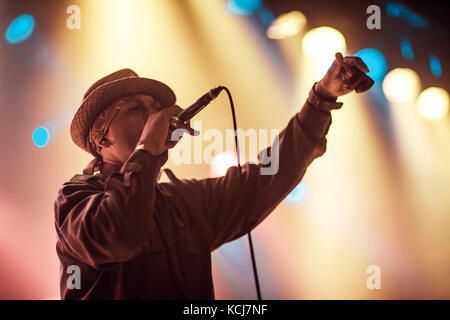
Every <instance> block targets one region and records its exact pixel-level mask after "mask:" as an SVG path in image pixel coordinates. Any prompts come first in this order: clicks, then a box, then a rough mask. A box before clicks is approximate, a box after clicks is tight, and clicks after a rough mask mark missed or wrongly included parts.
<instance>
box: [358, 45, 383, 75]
mask: <svg viewBox="0 0 450 320" xmlns="http://www.w3.org/2000/svg"><path fill="white" fill-rule="evenodd" d="M355 55H356V56H357V57H360V58H361V59H363V61H364V62H365V63H366V65H367V67H369V70H370V71H369V73H367V75H368V76H369V77H371V78H372V79H373V80H374V81H378V80H381V79H383V77H384V75H385V74H386V71H387V65H386V59H385V58H384V56H383V54H382V53H381V52H380V51H378V50H377V49H373V48H365V49H362V50H360V51H358V52H357V53H356V54H355Z"/></svg>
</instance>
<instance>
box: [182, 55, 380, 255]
mask: <svg viewBox="0 0 450 320" xmlns="http://www.w3.org/2000/svg"><path fill="white" fill-rule="evenodd" d="M345 59H346V60H343V57H342V55H340V54H337V55H336V60H335V63H334V64H333V65H332V67H331V68H330V69H329V71H328V72H327V74H326V76H325V77H324V79H322V80H321V81H320V82H319V83H316V84H315V85H314V86H313V88H312V89H311V91H310V94H309V97H308V99H307V101H306V102H305V104H304V105H303V107H302V109H301V110H300V111H299V112H298V113H296V114H295V115H294V116H293V117H292V118H291V120H290V121H289V123H288V124H287V126H286V128H285V129H284V130H283V131H282V132H281V133H280V134H279V136H278V139H275V141H274V143H273V145H272V146H271V147H269V148H268V149H267V150H263V153H260V157H259V158H260V160H261V155H262V154H264V152H265V151H266V152H268V153H267V154H268V155H269V157H271V158H272V162H271V163H269V164H268V165H263V164H262V163H258V164H251V163H245V164H244V165H243V166H242V177H241V180H240V178H239V169H238V167H237V166H233V167H231V168H229V169H228V171H227V173H226V175H225V176H223V177H219V178H209V179H204V180H196V179H191V180H186V179H184V180H181V183H180V184H179V188H180V191H181V192H179V194H180V196H181V197H185V198H184V199H183V200H184V201H183V202H184V203H185V204H186V205H187V207H188V210H189V212H190V213H191V214H192V215H195V216H196V217H197V219H201V220H203V222H204V223H203V224H202V225H203V226H206V228H207V229H209V230H208V231H209V232H206V234H207V235H208V238H209V239H210V248H211V250H214V249H216V248H218V247H219V246H221V245H222V244H224V243H226V242H229V241H231V240H234V239H236V238H239V237H240V236H242V235H244V234H246V233H247V232H249V231H251V230H252V229H253V228H255V227H256V226H257V225H258V224H259V223H260V222H261V221H263V220H264V219H265V218H266V217H267V216H268V215H269V213H270V212H272V211H273V209H274V208H275V207H276V206H277V205H278V204H279V203H280V202H281V201H282V200H283V199H284V198H285V197H286V196H287V195H288V194H289V192H291V190H292V189H293V188H294V187H295V186H296V185H297V184H298V183H299V182H300V181H301V179H302V178H303V176H304V174H305V172H306V169H307V167H308V166H309V165H310V163H311V162H312V161H313V160H314V159H315V158H317V157H320V156H321V155H323V154H324V153H325V150H326V143H327V140H326V138H325V136H326V134H327V132H328V129H329V127H330V124H331V112H330V111H331V110H333V109H339V108H340V107H341V106H342V103H337V102H336V98H337V96H339V95H343V94H346V93H348V92H350V91H352V90H354V89H356V90H357V91H359V92H361V91H365V90H367V89H368V88H370V87H371V85H372V84H373V81H372V80H371V79H370V78H369V77H367V76H366V75H365V74H364V73H365V72H367V71H368V69H366V68H367V67H366V66H365V65H364V63H362V61H360V60H358V59H359V58H358V59H356V57H346V58H345ZM361 63H362V64H361ZM344 64H345V67H344ZM358 65H359V66H358ZM363 69H364V70H363ZM356 70H358V71H356ZM277 140H278V143H277ZM277 155H278V156H277ZM273 161H278V164H274V163H273ZM261 162H263V161H261ZM268 167H272V168H275V169H276V168H277V167H278V170H272V172H273V174H268V172H270V171H271V170H268ZM263 172H264V173H263ZM184 195H189V196H184Z"/></svg>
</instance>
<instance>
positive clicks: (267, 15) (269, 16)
mask: <svg viewBox="0 0 450 320" xmlns="http://www.w3.org/2000/svg"><path fill="white" fill-rule="evenodd" d="M256 15H257V16H258V18H259V21H261V23H262V24H263V25H264V26H265V27H267V26H270V25H271V23H272V22H273V21H274V20H275V16H274V15H273V13H272V11H270V10H269V9H267V8H264V7H262V8H261V9H258V11H256Z"/></svg>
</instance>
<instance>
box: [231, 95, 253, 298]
mask: <svg viewBox="0 0 450 320" xmlns="http://www.w3.org/2000/svg"><path fill="white" fill-rule="evenodd" d="M223 89H224V90H225V91H226V92H227V95H228V100H230V105H231V114H232V116H233V127H234V142H235V145H236V153H237V161H238V168H239V183H240V185H241V186H242V173H241V161H240V154H239V142H238V137H237V124H236V114H235V112H234V103H233V98H232V97H231V93H230V91H229V90H228V88H227V87H223ZM248 244H249V246H250V256H251V258H252V266H253V276H254V278H255V285H256V294H257V296H258V300H262V299H261V290H260V288H259V280H258V271H257V269H256V260H255V252H254V250H253V242H252V235H251V233H250V231H249V232H248Z"/></svg>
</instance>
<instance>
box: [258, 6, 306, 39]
mask: <svg viewBox="0 0 450 320" xmlns="http://www.w3.org/2000/svg"><path fill="white" fill-rule="evenodd" d="M305 25H306V18H305V15H304V14H303V13H301V12H300V11H298V10H294V11H291V12H289V13H285V14H282V15H281V16H279V17H278V18H277V19H275V21H273V22H272V24H271V25H270V27H269V28H268V29H267V31H266V34H267V37H268V38H270V39H283V38H287V37H290V36H293V35H296V34H297V33H299V32H300V31H301V30H302V29H303V28H304V27H305Z"/></svg>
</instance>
